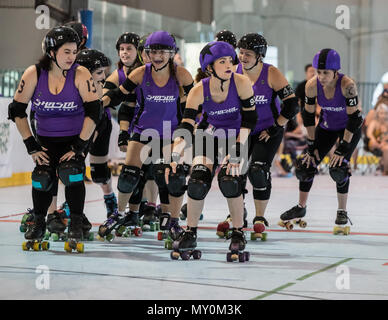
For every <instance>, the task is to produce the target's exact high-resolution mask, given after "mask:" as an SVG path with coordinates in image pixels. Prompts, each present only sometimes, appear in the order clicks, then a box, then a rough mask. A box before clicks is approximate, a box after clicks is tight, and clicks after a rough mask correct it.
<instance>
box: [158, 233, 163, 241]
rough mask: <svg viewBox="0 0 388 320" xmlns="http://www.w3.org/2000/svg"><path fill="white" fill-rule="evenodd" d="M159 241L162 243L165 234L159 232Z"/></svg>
mask: <svg viewBox="0 0 388 320" xmlns="http://www.w3.org/2000/svg"><path fill="white" fill-rule="evenodd" d="M158 240H159V241H162V240H163V232H161V231H160V232H158Z"/></svg>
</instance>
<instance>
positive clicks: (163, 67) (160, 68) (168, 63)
mask: <svg viewBox="0 0 388 320" xmlns="http://www.w3.org/2000/svg"><path fill="white" fill-rule="evenodd" d="M169 63H170V60H169V61H168V62H167V63H166V64H165V65H164V66H163V67H161V68H159V69H156V68H155V66H154V65H153V64H152V63H151V66H152V68H154V70H155V71H156V72H158V71H160V70H163V69H164V68H165V67H167V66H168V64H169Z"/></svg>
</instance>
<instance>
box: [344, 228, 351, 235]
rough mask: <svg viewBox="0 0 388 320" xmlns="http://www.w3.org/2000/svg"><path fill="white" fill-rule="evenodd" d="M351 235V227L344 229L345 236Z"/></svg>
mask: <svg viewBox="0 0 388 320" xmlns="http://www.w3.org/2000/svg"><path fill="white" fill-rule="evenodd" d="M349 234H350V227H349V226H348V227H345V228H344V235H345V236H347V235H349Z"/></svg>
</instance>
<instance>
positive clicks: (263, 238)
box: [261, 232, 267, 241]
mask: <svg viewBox="0 0 388 320" xmlns="http://www.w3.org/2000/svg"><path fill="white" fill-rule="evenodd" d="M261 241H267V233H266V232H264V233H262V234H261Z"/></svg>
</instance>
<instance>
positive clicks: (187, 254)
mask: <svg viewBox="0 0 388 320" xmlns="http://www.w3.org/2000/svg"><path fill="white" fill-rule="evenodd" d="M181 258H182V260H189V259H190V252H189V251H183V252H182V253H181Z"/></svg>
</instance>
